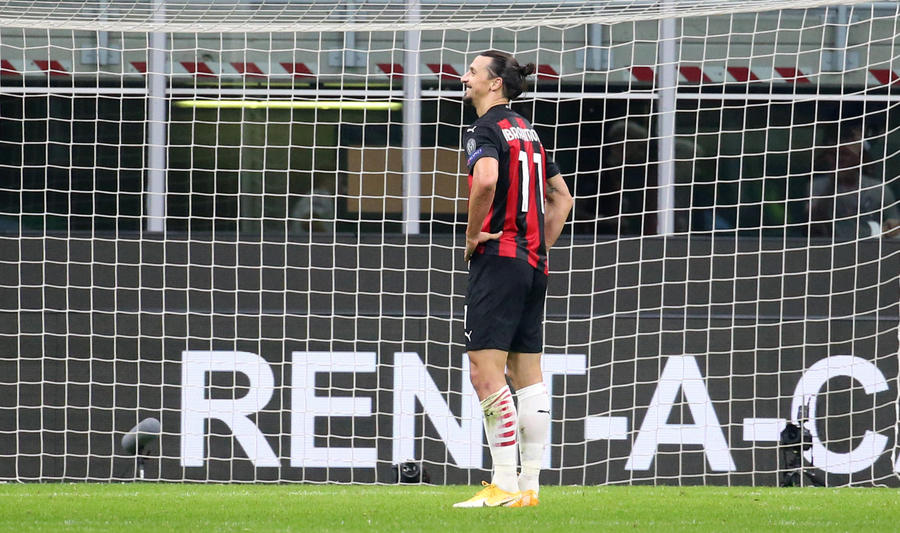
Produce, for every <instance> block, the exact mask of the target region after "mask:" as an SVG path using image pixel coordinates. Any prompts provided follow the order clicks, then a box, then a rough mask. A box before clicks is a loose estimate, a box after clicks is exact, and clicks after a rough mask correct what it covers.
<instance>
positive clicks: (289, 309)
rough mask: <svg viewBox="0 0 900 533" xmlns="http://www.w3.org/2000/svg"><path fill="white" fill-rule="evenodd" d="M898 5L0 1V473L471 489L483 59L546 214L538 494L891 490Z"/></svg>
mask: <svg viewBox="0 0 900 533" xmlns="http://www.w3.org/2000/svg"><path fill="white" fill-rule="evenodd" d="M898 15H900V13H898V7H897V4H895V3H847V4H840V5H839V4H834V3H833V2H828V1H821V2H818V1H817V2H812V1H810V2H797V1H793V2H775V1H768V0H767V1H747V2H722V1H716V2H712V1H692V2H686V1H682V0H671V1H662V2H650V1H643V0H640V1H588V0H585V1H565V2H552V3H551V2H507V3H496V2H491V1H479V2H473V1H469V0H459V1H456V2H436V1H413V0H410V1H406V2H393V1H382V2H366V1H359V2H322V1H313V0H310V1H303V2H300V1H272V0H264V1H257V2H250V1H239V0H229V1H216V2H206V1H192V2H188V1H183V0H182V1H178V2H169V1H166V2H162V1H152V2H138V1H119V0H104V1H91V2H69V1H60V0H57V1H37V2H36V1H29V2H20V1H9V2H3V3H0V315H2V319H0V481H62V480H65V481H77V480H89V481H110V480H113V481H122V480H134V479H144V480H160V481H191V482H340V483H345V482H352V483H393V482H395V469H394V467H396V466H397V465H398V464H400V463H402V462H405V461H415V462H418V463H420V465H421V466H422V468H424V470H425V471H426V472H427V473H428V474H429V477H430V480H431V482H433V483H477V482H478V481H480V480H482V479H486V478H487V477H488V476H489V472H490V468H491V464H490V455H489V453H488V452H487V448H486V446H485V444H484V443H483V441H482V439H483V436H482V426H481V411H480V409H479V406H478V402H477V399H476V398H475V396H474V394H473V391H472V388H471V385H470V384H469V378H468V361H467V359H466V357H465V354H464V352H465V343H464V337H463V331H462V325H463V317H464V306H463V303H464V294H465V287H466V275H467V267H466V264H465V261H464V260H463V250H464V244H463V239H462V235H461V234H462V231H463V228H464V226H465V221H466V213H467V211H466V196H467V180H466V168H465V161H464V159H463V157H462V152H461V149H460V138H461V132H462V130H463V129H464V127H465V126H466V125H468V124H469V123H471V122H472V121H473V120H474V119H475V115H474V111H473V110H472V109H467V108H466V107H465V106H464V105H463V103H462V90H461V85H460V82H459V79H460V77H461V75H462V74H463V73H464V72H465V70H466V68H467V66H468V64H469V62H470V61H471V60H472V59H473V58H474V57H475V56H476V55H477V54H478V53H479V52H481V51H484V50H487V49H501V50H505V51H508V52H511V53H513V54H514V55H515V56H516V57H517V58H519V60H520V61H522V62H533V63H535V65H536V68H537V71H536V75H535V76H534V77H533V78H532V79H531V80H530V81H529V87H528V89H527V91H526V92H525V93H524V95H523V97H522V98H520V99H519V100H518V101H517V103H515V104H513V106H514V108H515V109H516V110H518V111H519V112H521V113H522V114H523V115H524V116H526V117H527V118H528V119H529V120H530V121H531V122H532V123H533V125H534V128H535V130H536V131H537V133H538V134H539V135H540V137H541V140H542V142H543V144H544V145H545V146H546V147H547V148H548V150H549V152H550V153H551V154H552V156H553V158H554V160H555V161H556V162H557V163H558V164H559V167H560V169H561V171H562V174H563V177H564V178H565V180H566V182H567V184H568V186H569V188H570V189H571V190H572V191H573V193H574V196H575V207H574V210H573V214H572V216H571V218H570V220H569V221H567V223H566V227H565V229H564V232H563V235H562V237H561V238H560V239H559V242H558V243H557V244H556V246H555V247H554V248H553V250H552V251H551V252H550V259H549V261H550V271H551V274H550V284H549V293H548V298H547V309H546V320H545V352H546V353H545V355H544V357H543V372H544V378H545V382H546V383H547V386H548V389H549V391H550V393H551V398H552V401H551V404H552V405H551V411H552V424H551V437H550V443H549V446H548V448H547V452H546V454H545V460H544V470H543V472H542V478H541V479H542V482H543V483H546V484H605V483H606V484H685V485H687V484H707V485H779V484H785V483H791V484H806V483H812V482H813V481H812V480H813V479H815V480H819V481H822V482H824V483H827V484H829V485H835V486H839V485H888V486H896V485H898V481H897V480H898V478H897V472H900V457H898V456H897V454H896V450H897V448H898V442H897V438H898V436H897V431H896V428H897V425H898V414H897V413H898V410H897V407H896V406H897V402H898V390H897V389H898V379H897V377H898V371H900V369H898V364H897V355H898V350H900V346H898V336H900V326H898V322H900V304H898V302H900V253H898V252H900V239H898V237H900V230H898V229H896V228H897V227H900V202H898V201H897V197H898V195H900V180H898V178H897V176H898V174H900V158H898V153H900V134H898V127H900V107H898V102H900V83H898V82H900V59H898V52H897V45H898V42H900V34H898V27H897V23H896V21H897V19H898ZM792 428H793V429H796V430H797V432H798V433H793V434H792V433H790V430H791V429H792ZM785 429H787V430H788V431H787V433H785V432H784V431H785ZM804 431H806V432H807V433H808V437H805V438H806V439H808V442H802V440H803V435H804ZM792 435H793V436H797V435H799V437H798V438H799V439H800V440H792ZM785 439H787V440H786V441H785ZM806 474H811V475H812V476H814V478H813V477H811V476H807V475H806Z"/></svg>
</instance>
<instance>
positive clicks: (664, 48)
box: [656, 0, 678, 235]
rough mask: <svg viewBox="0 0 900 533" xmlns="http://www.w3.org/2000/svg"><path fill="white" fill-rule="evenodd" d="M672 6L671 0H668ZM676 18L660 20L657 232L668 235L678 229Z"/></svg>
mask: <svg viewBox="0 0 900 533" xmlns="http://www.w3.org/2000/svg"><path fill="white" fill-rule="evenodd" d="M665 3H666V5H667V7H668V9H669V10H673V7H674V6H673V5H672V0H667V1H666V2H665ZM675 30H676V27H675V18H673V17H672V16H667V17H665V18H663V19H662V20H660V21H659V75H658V76H657V84H658V85H657V93H658V94H659V104H658V105H659V109H658V111H659V121H658V128H659V131H658V135H659V143H658V144H657V150H658V153H657V158H658V159H657V160H658V162H659V164H658V166H657V185H658V188H657V193H656V194H657V199H656V212H657V216H656V233H657V234H658V235H669V234H671V233H672V232H673V231H674V230H675V108H676V101H675V100H676V94H675V91H676V83H677V79H678V78H677V77H676V76H677V74H676V72H677V60H678V59H677V55H676V54H677V50H676V48H675V44H676V41H675V34H676V31H675Z"/></svg>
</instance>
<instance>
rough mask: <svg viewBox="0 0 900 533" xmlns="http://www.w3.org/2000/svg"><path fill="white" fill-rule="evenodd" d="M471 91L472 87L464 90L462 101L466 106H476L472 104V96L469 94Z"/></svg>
mask: <svg viewBox="0 0 900 533" xmlns="http://www.w3.org/2000/svg"><path fill="white" fill-rule="evenodd" d="M471 89H472V88H471V87H466V88H465V89H464V92H463V99H462V101H463V103H464V104H465V105H475V104H473V103H472V95H471V94H470V93H469V91H470V90H471Z"/></svg>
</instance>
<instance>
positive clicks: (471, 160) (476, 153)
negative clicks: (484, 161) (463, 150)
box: [466, 148, 484, 166]
mask: <svg viewBox="0 0 900 533" xmlns="http://www.w3.org/2000/svg"><path fill="white" fill-rule="evenodd" d="M483 152H484V148H479V149H478V150H475V151H474V152H472V153H470V154H469V159H468V160H467V161H466V164H467V165H469V166H472V164H473V163H474V162H475V161H477V160H478V156H480V155H481V154H482V153H483Z"/></svg>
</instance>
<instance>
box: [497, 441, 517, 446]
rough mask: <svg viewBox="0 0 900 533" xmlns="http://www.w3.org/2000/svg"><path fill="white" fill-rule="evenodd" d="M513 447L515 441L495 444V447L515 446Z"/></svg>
mask: <svg viewBox="0 0 900 533" xmlns="http://www.w3.org/2000/svg"><path fill="white" fill-rule="evenodd" d="M515 445H516V441H515V440H508V441H506V442H498V443H497V446H515Z"/></svg>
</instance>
